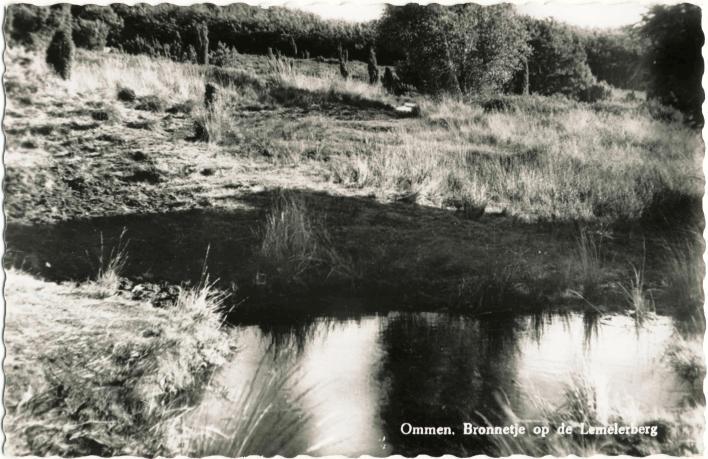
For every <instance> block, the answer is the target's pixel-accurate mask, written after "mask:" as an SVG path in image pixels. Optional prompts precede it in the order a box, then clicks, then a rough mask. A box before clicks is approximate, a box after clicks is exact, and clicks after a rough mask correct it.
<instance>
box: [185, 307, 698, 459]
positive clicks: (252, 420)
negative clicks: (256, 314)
mask: <svg viewBox="0 0 708 459" xmlns="http://www.w3.org/2000/svg"><path fill="white" fill-rule="evenodd" d="M234 336H235V339H236V340H237V342H238V347H239V350H238V352H235V353H234V356H233V359H232V360H231V361H230V362H229V363H228V364H227V365H226V366H225V367H223V369H222V370H220V372H218V373H217V374H216V375H215V380H214V384H213V386H214V387H217V388H218V390H211V391H209V392H208V393H207V394H206V395H205V396H204V399H203V401H202V402H201V405H200V406H199V407H198V409H196V410H195V411H194V412H192V413H190V415H189V416H188V417H187V423H188V424H191V425H192V427H194V429H195V430H199V427H200V426H210V427H209V430H210V431H211V432H213V433H214V435H213V436H212V439H211V440H210V441H205V442H204V444H203V445H202V446H201V447H200V449H201V450H202V451H203V452H205V453H210V454H211V453H213V454H225V455H234V454H248V453H257V454H263V455H270V454H275V453H279V454H283V455H293V454H297V453H307V454H310V455H330V454H344V455H349V456H351V455H360V454H369V455H374V456H386V455H390V454H404V455H414V454H418V453H427V454H432V455H438V454H442V453H445V452H455V451H466V452H467V453H468V454H472V453H481V452H487V451H489V445H488V444H485V443H484V439H481V438H469V437H464V445H463V446H464V450H461V449H459V448H460V445H461V444H462V443H461V442H463V440H462V438H463V437H462V435H461V434H462V423H463V422H474V423H477V424H481V425H486V424H487V423H489V424H494V425H497V424H504V423H507V422H509V415H510V412H513V413H514V414H515V415H516V416H518V418H519V419H521V420H524V421H529V422H533V421H536V420H537V421H538V422H542V421H543V419H542V417H543V416H542V407H549V406H550V407H557V406H560V405H562V404H563V403H564V402H565V400H566V394H567V389H568V388H569V387H571V386H573V384H576V385H577V384H578V383H579V382H582V383H583V384H589V385H591V386H592V387H593V389H594V394H595V395H594V397H595V401H594V403H595V406H596V409H597V413H598V416H599V418H601V419H602V418H607V417H609V416H611V415H612V414H613V413H615V412H616V411H620V413H621V414H622V416H623V417H624V418H625V419H626V420H627V421H636V422H640V421H645V420H647V419H652V417H653V416H658V415H660V414H661V413H666V412H671V411H673V410H676V409H677V408H679V406H680V404H681V401H682V399H683V398H684V396H685V394H686V391H687V388H685V387H683V383H682V382H681V381H680V380H679V379H678V377H677V376H676V375H675V374H674V373H673V371H672V370H671V368H670V366H669V365H668V362H667V358H666V355H665V354H666V349H667V346H668V345H669V344H670V343H671V341H672V340H673V339H675V338H676V337H677V336H678V332H677V330H676V327H675V324H674V321H673V320H672V319H671V318H669V317H661V316H659V317H656V318H654V319H652V320H651V321H649V322H648V323H645V324H644V325H643V327H641V328H638V327H637V326H636V324H635V322H634V320H632V318H630V317H627V316H623V315H603V316H599V315H588V314H567V315H565V314H564V315H559V314H545V315H537V316H521V317H515V318H499V317H495V318H482V319H480V318H475V319H473V318H466V317H460V316H454V315H447V314H436V313H389V314H386V315H376V316H364V317H358V318H355V319H336V320H335V319H318V320H315V321H313V322H310V323H308V324H306V325H299V326H291V327H281V328H279V329H265V328H263V327H259V326H247V327H237V328H236V329H235V330H234ZM634 418H636V419H634ZM403 423H410V424H411V425H414V426H450V427H452V429H453V430H454V431H455V433H456V435H455V436H447V437H446V436H411V435H403V434H402V433H401V425H402V424H403Z"/></svg>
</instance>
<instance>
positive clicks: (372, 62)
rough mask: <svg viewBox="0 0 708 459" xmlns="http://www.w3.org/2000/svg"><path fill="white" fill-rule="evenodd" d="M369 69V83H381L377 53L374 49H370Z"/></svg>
mask: <svg viewBox="0 0 708 459" xmlns="http://www.w3.org/2000/svg"><path fill="white" fill-rule="evenodd" d="M367 69H368V71H369V83H370V84H376V83H378V82H379V67H378V64H377V63H376V51H375V50H374V47H373V46H371V47H370V48H369V60H368V62H367Z"/></svg>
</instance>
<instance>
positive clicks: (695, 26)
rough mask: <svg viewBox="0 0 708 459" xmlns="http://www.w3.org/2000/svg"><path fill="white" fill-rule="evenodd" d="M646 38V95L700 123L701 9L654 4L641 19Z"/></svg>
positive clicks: (689, 120) (641, 31) (701, 89)
mask: <svg viewBox="0 0 708 459" xmlns="http://www.w3.org/2000/svg"><path fill="white" fill-rule="evenodd" d="M640 33H641V35H642V36H643V37H644V38H645V40H646V46H647V53H646V60H645V65H646V67H647V71H648V82H647V96H648V97H650V98H655V99H657V100H658V101H659V102H661V103H662V104H665V105H670V106H672V107H674V108H677V109H678V110H680V111H681V112H683V113H684V115H686V117H687V121H688V122H689V123H691V124H694V125H697V126H701V125H703V115H702V113H701V105H702V103H703V99H704V92H703V88H702V87H701V78H702V75H703V58H702V57H701V48H702V46H703V43H704V41H705V38H704V35H703V32H702V30H701V9H700V7H698V6H696V5H691V4H688V3H682V4H679V5H672V6H669V5H657V6H654V7H652V8H651V10H650V11H649V13H648V14H646V15H645V16H644V18H643V19H642V23H641V27H640Z"/></svg>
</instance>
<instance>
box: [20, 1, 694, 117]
mask: <svg viewBox="0 0 708 459" xmlns="http://www.w3.org/2000/svg"><path fill="white" fill-rule="evenodd" d="M67 16H69V17H70V18H71V35H72V38H73V41H74V43H75V44H76V46H78V47H83V48H88V49H102V48H103V47H105V46H110V47H115V48H118V49H121V50H123V51H124V52H128V53H135V54H150V55H160V56H166V57H169V58H171V59H175V60H179V61H193V62H203V61H204V60H205V59H204V57H203V56H202V57H200V53H201V51H200V50H201V49H202V48H203V47H204V46H205V40H206V48H207V49H206V53H207V55H212V56H215V57H217V59H216V60H215V61H213V63H217V64H218V63H219V62H220V61H222V60H223V59H221V60H220V59H218V57H219V56H223V55H224V54H227V53H229V52H233V53H235V52H238V53H248V54H269V53H273V51H275V53H276V54H277V55H281V54H282V55H285V56H290V57H299V58H322V59H331V58H338V59H339V60H341V53H342V50H344V52H345V53H346V55H347V58H348V59H351V60H359V61H365V62H366V61H369V62H370V61H371V55H372V53H375V56H376V60H377V62H378V64H379V65H384V66H388V67H393V68H394V69H395V77H396V78H399V79H400V81H401V82H403V83H404V84H406V85H412V86H415V87H416V88H418V89H419V90H420V91H423V92H427V93H440V92H446V93H453V94H462V95H468V94H479V93H499V92H507V93H509V92H511V93H521V94H523V93H538V94H556V93H561V94H565V95H567V96H569V97H573V98H576V99H581V100H590V101H591V100H595V99H598V98H602V97H603V96H604V95H605V94H606V93H607V91H608V90H609V89H608V88H609V86H608V85H612V86H614V87H618V88H623V89H632V90H646V91H647V93H648V94H649V95H650V96H651V97H654V98H656V99H658V100H660V101H661V102H662V103H664V104H668V105H672V106H674V107H677V108H679V109H680V110H682V111H683V112H684V113H690V116H692V117H694V118H696V117H698V116H699V115H700V101H702V99H703V93H702V89H701V85H700V78H701V75H702V72H703V60H702V58H701V54H700V49H701V46H702V43H703V41H704V36H703V33H702V31H701V27H700V18H701V10H700V8H699V7H697V6H695V5H691V4H679V5H672V6H667V5H657V6H654V7H652V8H651V9H650V11H649V13H648V14H646V15H645V16H644V18H643V19H642V21H641V22H640V23H639V24H636V25H633V26H630V27H624V28H622V29H616V30H586V29H580V28H577V27H572V26H569V25H567V24H563V23H560V22H557V21H553V20H550V19H535V18H531V17H528V16H523V15H519V14H518V13H517V12H516V10H515V8H514V7H513V6H512V5H509V4H498V5H491V6H486V7H483V6H480V5H476V4H473V3H467V4H460V5H454V6H440V5H427V6H422V5H417V4H408V5H404V6H391V5H389V6H387V7H386V10H385V12H384V14H383V16H382V17H381V18H380V19H378V20H375V21H369V22H365V23H352V22H346V21H335V20H325V19H322V18H320V17H319V16H317V15H314V14H311V13H306V12H302V11H297V10H290V9H286V8H279V7H273V8H268V9H264V8H260V7H256V6H249V5H245V4H231V5H227V6H215V5H211V4H201V5H193V6H177V5H169V4H161V5H157V6H149V5H146V4H138V5H134V6H131V5H123V4H114V5H110V6H97V5H71V6H69V5H53V6H50V7H41V6H35V5H27V4H13V5H10V6H9V7H8V10H7V23H6V31H7V35H8V41H9V42H10V44H13V43H20V44H23V45H25V46H29V47H32V46H46V43H47V42H48V41H49V38H50V36H51V34H52V33H53V31H54V30H55V29H56V28H57V27H58V24H60V23H62V22H63V21H64V19H65V18H66V17H67ZM206 59H208V56H207V58H206ZM224 61H225V60H224Z"/></svg>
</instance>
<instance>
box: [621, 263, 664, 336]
mask: <svg viewBox="0 0 708 459" xmlns="http://www.w3.org/2000/svg"><path fill="white" fill-rule="evenodd" d="M632 273H633V276H632V278H631V279H630V281H629V282H628V283H627V284H622V283H620V284H619V287H620V290H621V291H622V293H623V295H624V298H625V301H626V302H627V306H628V308H629V313H630V314H631V315H632V316H634V320H635V322H636V324H637V326H638V327H641V326H642V325H643V324H644V322H646V320H647V319H650V318H651V317H652V316H653V315H654V313H655V312H656V306H655V304H654V298H653V297H652V296H651V291H649V290H648V289H647V288H646V286H645V279H644V267H643V266H642V267H640V268H637V267H636V266H632Z"/></svg>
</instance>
